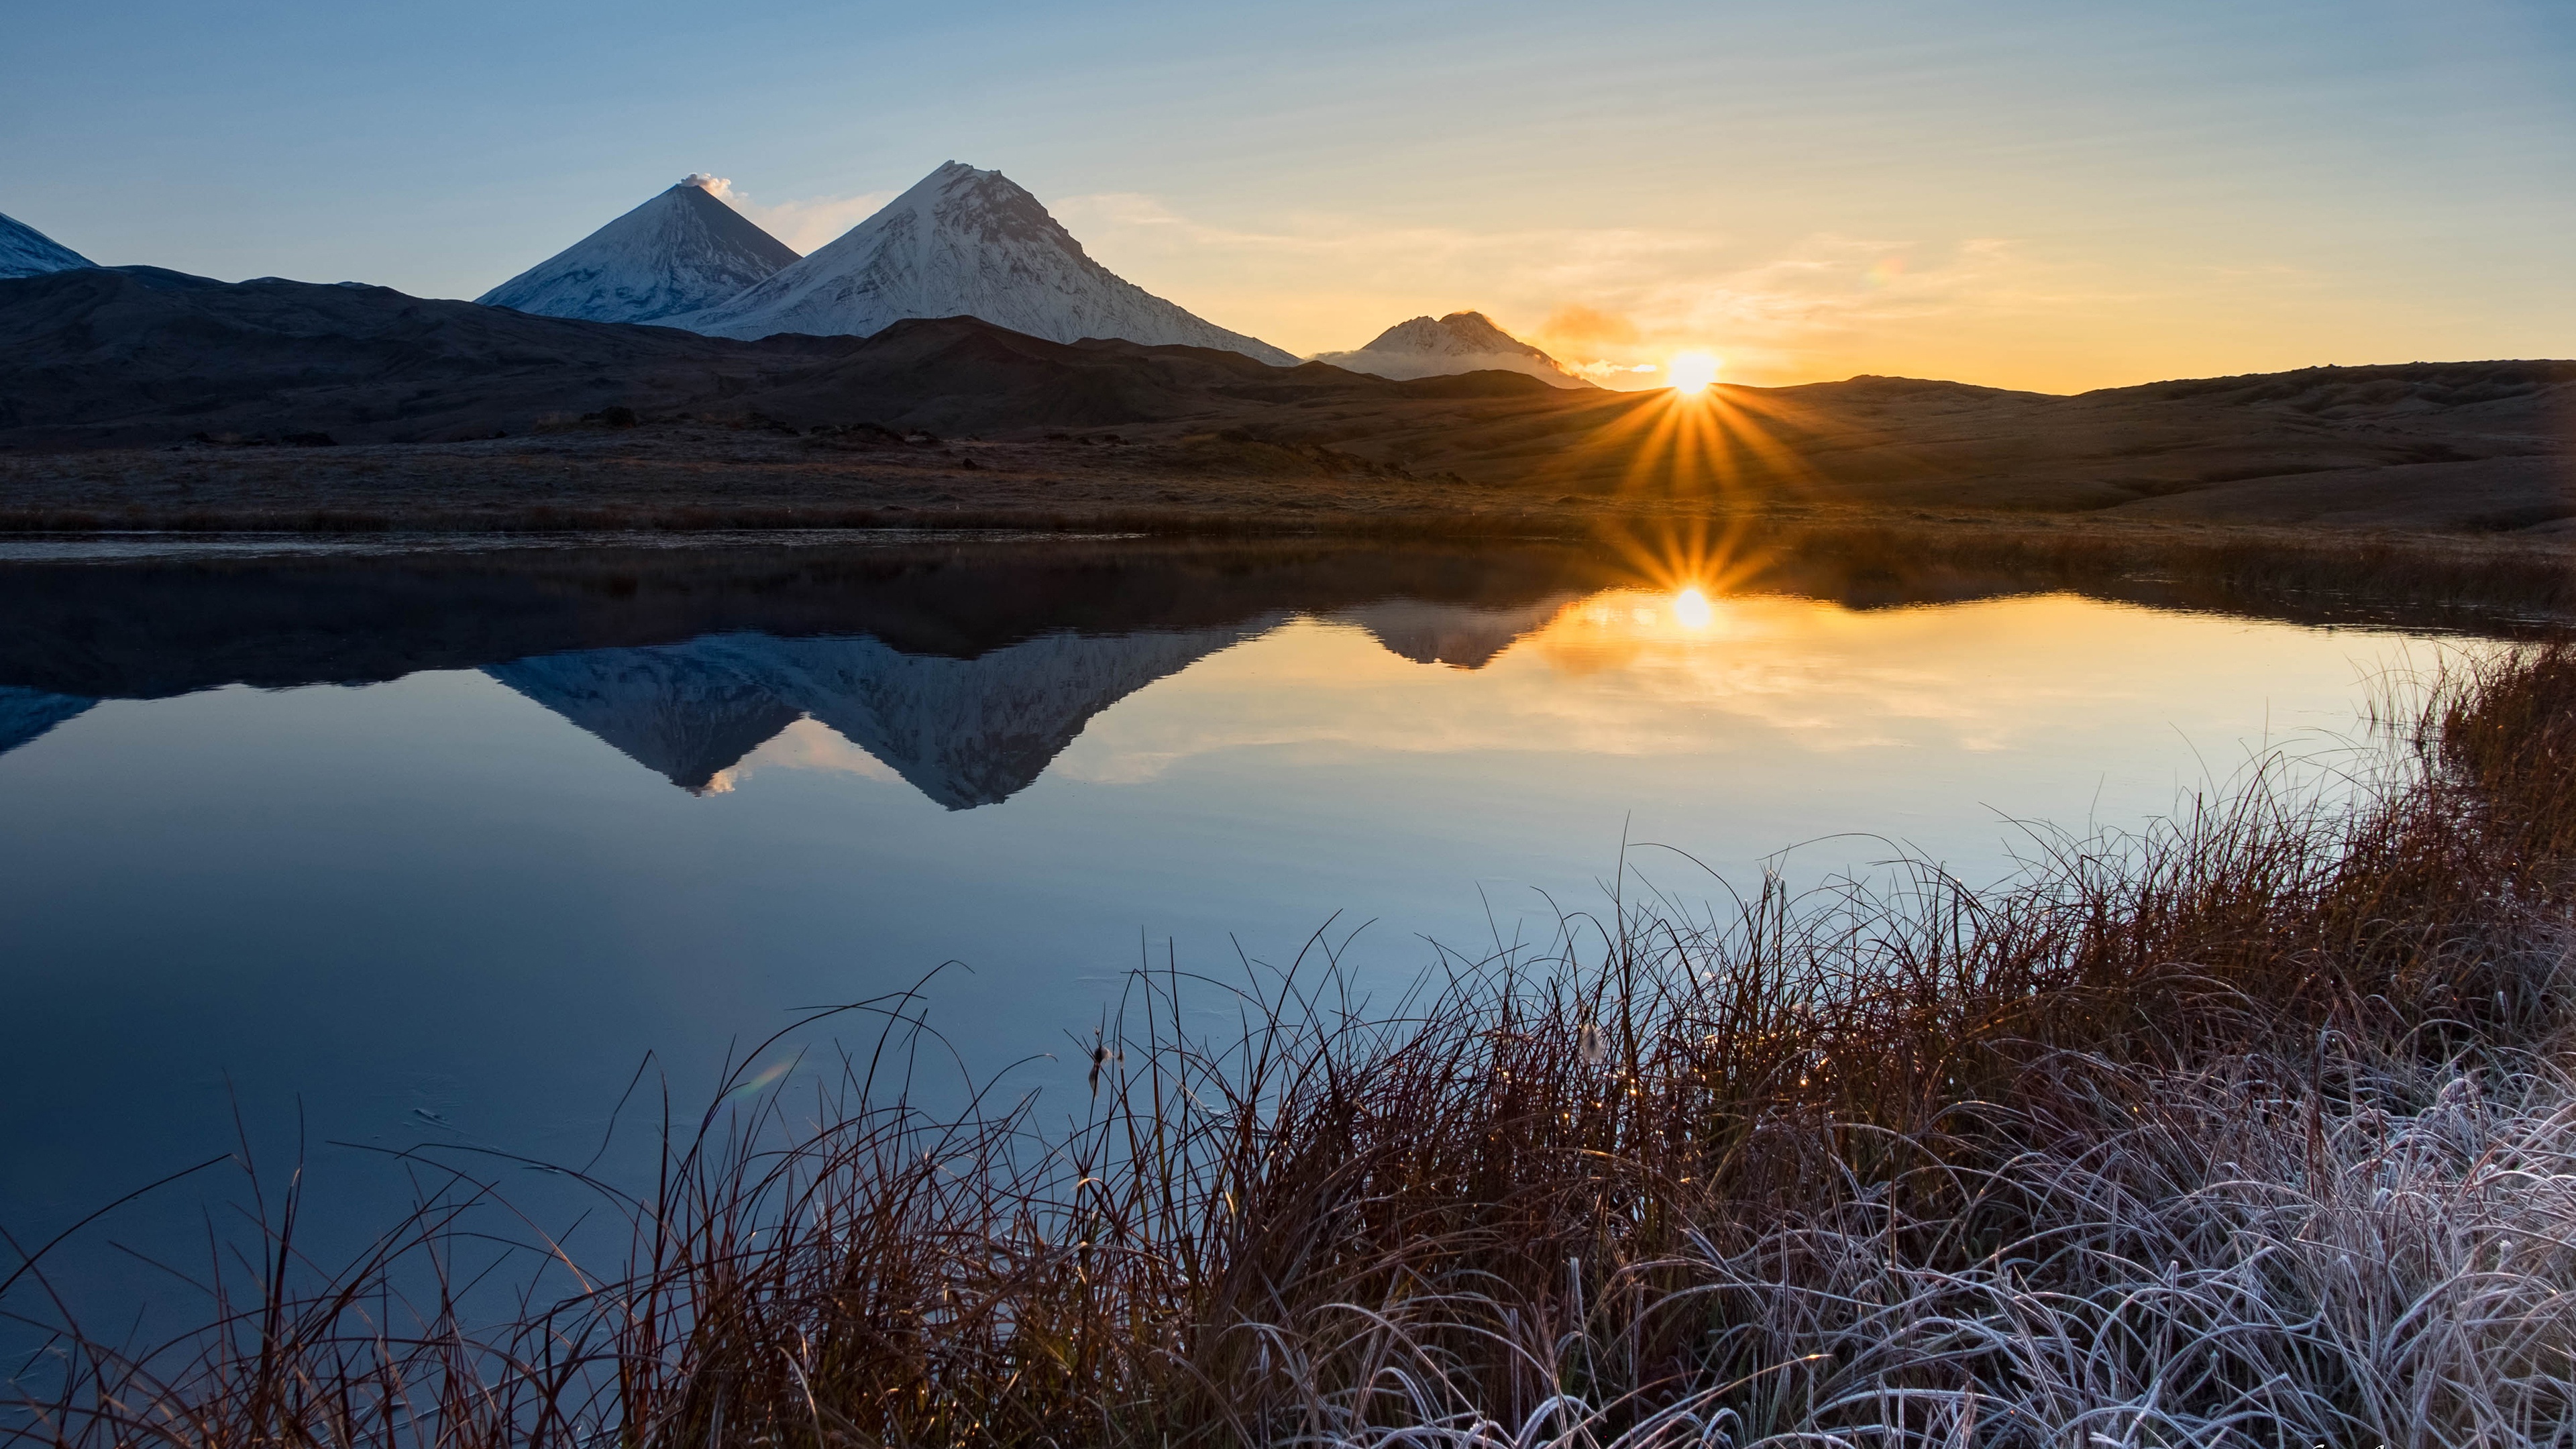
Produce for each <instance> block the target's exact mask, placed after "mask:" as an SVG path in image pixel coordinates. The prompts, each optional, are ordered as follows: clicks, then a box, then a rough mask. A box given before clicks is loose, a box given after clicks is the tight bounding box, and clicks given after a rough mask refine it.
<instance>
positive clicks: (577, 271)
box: [475, 171, 796, 322]
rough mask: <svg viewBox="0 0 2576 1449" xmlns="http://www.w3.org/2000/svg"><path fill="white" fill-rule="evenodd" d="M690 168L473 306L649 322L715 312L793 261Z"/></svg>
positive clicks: (713, 179) (720, 181)
mask: <svg viewBox="0 0 2576 1449" xmlns="http://www.w3.org/2000/svg"><path fill="white" fill-rule="evenodd" d="M731 190H732V183H730V182H728V181H726V180H725V179H724V178H723V177H721V176H710V175H708V174H707V173H706V172H703V171H692V172H690V173H689V174H688V175H687V176H684V177H682V178H681V179H680V180H679V181H678V182H676V183H674V184H673V185H672V186H670V187H669V188H667V189H665V190H663V191H662V192H660V193H658V194H656V195H655V196H654V197H653V199H652V200H650V201H647V202H645V203H644V204H643V205H642V206H639V207H637V208H635V209H634V210H633V211H630V212H628V213H626V214H625V215H624V216H621V217H619V218H617V219H616V220H615V221H612V222H610V223H609V224H608V225H606V226H603V227H601V228H600V229H599V230H597V231H595V232H592V233H591V234H590V235H589V236H586V237H584V238H582V239H581V240H580V241H578V242H575V243H573V244H572V245H571V246H570V247H568V248H566V249H565V250H563V251H561V252H558V253H556V254H555V255H554V256H551V257H548V258H547V259H546V260H544V261H542V262H539V263H538V264H537V265H535V266H534V267H531V268H529V269H528V270H527V271H524V272H521V273H520V274H519V275H517V276H515V277H512V278H511V279H510V280H508V281H506V282H503V283H502V284H501V285H500V286H497V287H495V288H493V289H492V290H491V291H489V292H486V293H484V294H483V295H482V296H481V297H478V298H476V299H475V300H477V301H479V302H481V303H483V304H484V305H486V306H490V307H508V308H511V309H512V310H514V311H519V312H534V313H537V314H539V315H541V316H547V317H575V318H580V319H582V320H584V321H589V322H652V321H659V320H661V319H664V318H668V317H673V316H677V315H678V314H681V313H684V312H695V311H697V310H699V309H700V308H703V307H708V306H712V305H713V304H715V303H718V302H721V301H723V300H724V299H726V298H727V297H731V296H733V295H734V294H736V293H738V292H740V291H741V290H742V289H743V288H745V287H748V286H751V285H752V284H754V283H756V282H759V281H762V280H764V279H766V278H768V277H771V276H774V275H776V274H777V272H778V270H779V269H780V268H781V267H785V266H787V265H789V264H790V263H793V262H794V261H795V260H796V253H795V252H794V250H792V249H791V248H789V247H788V245H787V244H786V243H785V242H782V241H780V240H779V239H778V238H776V237H774V236H771V235H770V234H769V233H767V232H765V231H762V230H761V229H760V227H759V226H758V225H756V224H755V223H754V222H753V221H752V220H751V218H749V217H747V216H744V215H743V214H742V213H741V212H739V211H736V210H734V209H733V208H732V207H731V206H729V205H727V204H726V203H725V200H724V197H725V194H726V193H727V192H729V191H731Z"/></svg>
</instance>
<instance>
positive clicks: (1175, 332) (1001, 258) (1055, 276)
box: [672, 161, 1297, 367]
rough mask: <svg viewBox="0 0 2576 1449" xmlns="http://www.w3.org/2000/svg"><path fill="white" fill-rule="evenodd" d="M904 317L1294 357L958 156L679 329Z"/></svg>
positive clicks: (810, 325)
mask: <svg viewBox="0 0 2576 1449" xmlns="http://www.w3.org/2000/svg"><path fill="white" fill-rule="evenodd" d="M906 317H980V318H982V319H984V320H985V321H987V322H991V323H994V324H996V325H998V326H1002V327H1008V328H1010V329H1011V330H1012V331H1014V332H1026V333H1028V334H1029V335H1031V336H1033V337H1043V338H1046V339H1047V340H1048V341H1051V342H1079V341H1081V340H1082V339H1083V338H1086V337H1116V338H1124V339H1125V340H1127V341H1129V342H1142V343H1145V344H1147V345H1149V346H1161V345H1172V344H1177V345H1181V346H1187V347H1217V348H1223V349H1225V350H1227V351H1229V352H1240V353H1242V354H1244V355H1246V356H1248V357H1257V358H1259V359H1261V360H1262V361H1263V362H1268V363H1273V364H1276V365H1278V366H1282V367H1286V366H1293V365H1294V364H1295V363H1296V361H1297V359H1296V358H1295V357H1293V356H1291V355H1290V354H1288V353H1286V352H1283V351H1281V350H1280V349H1278V348H1276V347H1273V346H1271V345H1270V344H1269V343H1267V342H1263V341H1260V340H1259V339H1257V338H1252V337H1246V336H1244V335H1243V334H1242V333H1240V332H1229V331H1227V330H1226V329H1224V328H1222V327H1219V326H1217V325H1216V324H1215V323H1213V322H1209V321H1207V320H1205V319H1204V318H1200V317H1196V316H1193V315H1192V314H1190V313H1189V312H1186V311H1184V310H1182V309H1181V308H1180V307H1178V306H1176V305H1174V304H1173V303H1170V302H1166V301H1164V300H1163V299H1162V298H1160V297H1157V296H1155V295H1153V294H1152V293H1150V292H1147V291H1146V290H1145V289H1144V288H1142V287H1139V286H1137V285H1136V284H1135V283H1133V282H1130V281H1127V280H1126V279H1124V278H1122V277H1119V276H1118V275H1116V274H1115V273H1113V272H1111V271H1110V270H1109V269H1108V268H1107V267H1104V266H1102V265H1100V263H1098V262H1095V261H1093V260H1092V259H1091V258H1090V256H1088V255H1087V254H1085V253H1084V251H1083V250H1082V243H1080V242H1078V241H1075V240H1074V239H1073V236H1072V234H1071V233H1069V232H1067V231H1066V230H1065V229H1064V228H1063V227H1062V226H1060V225H1058V224H1057V223H1056V219H1055V218H1054V217H1052V216H1049V215H1047V209H1046V208H1045V207H1044V206H1041V205H1039V204H1038V199H1037V198H1036V197H1034V196H1031V195H1030V194H1029V193H1028V192H1027V191H1025V190H1023V189H1021V188H1020V187H1019V186H1018V185H1016V184H1015V183H1013V182H1012V181H1011V180H1010V178H1008V177H1006V176H1004V175H1003V174H1002V173H1001V172H999V171H978V170H976V169H975V168H974V167H972V166H968V165H965V164H963V163H961V162H956V161H951V162H948V163H947V164H945V165H943V166H941V167H940V168H939V169H938V170H936V171H933V172H931V173H930V174H929V175H928V176H926V177H924V178H922V180H921V182H920V184H918V185H916V186H914V187H913V188H912V189H911V190H910V191H907V192H905V193H904V194H903V195H901V196H898V197H896V198H895V199H894V200H893V201H891V202H889V203H887V204H886V207H885V209H884V210H882V211H880V212H878V213H877V214H876V215H874V216H871V217H869V218H868V219H867V220H865V221H863V222H860V223H859V224H858V225H857V226H855V227H852V228H851V229H850V230H849V231H848V232H846V233H844V234H843V235H842V236H841V238H840V239H839V240H838V241H835V242H833V243H832V244H831V245H829V246H826V247H824V248H822V249H821V250H819V251H817V252H815V253H814V254H813V255H812V256H810V257H807V258H806V259H805V260H803V261H801V262H798V263H797V264H796V265H794V266H792V267H788V268H786V269H785V270H783V271H781V272H779V273H778V274H777V275H776V276H773V277H771V278H769V279H768V280H767V281H764V282H761V283H760V284H759V285H757V286H754V287H752V288H751V289H750V290H749V291H746V292H744V293H743V294H742V295H741V296H739V297H735V298H734V299H732V300H731V301H728V302H725V303H723V304H721V305H719V306H715V307H710V308H708V309H707V310H706V311H704V312H701V313H698V314H696V315H695V316H691V317H687V318H674V319H673V320H672V325H674V326H680V327H687V328H690V329H691V330H693V331H698V332H704V333H707V334H709V335H711V336H716V337H741V338H759V337H767V336H769V335H771V334H773V333H779V332H806V333H813V334H817V335H822V336H830V335H835V334H847V335H851V336H858V337H865V336H868V335H870V334H872V333H874V332H876V331H878V330H879V329H881V328H883V327H885V326H886V325H888V324H889V323H893V322H898V321H901V320H902V319H904V318H906Z"/></svg>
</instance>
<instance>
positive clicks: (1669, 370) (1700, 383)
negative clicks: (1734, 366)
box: [1664, 352, 1718, 392]
mask: <svg viewBox="0 0 2576 1449" xmlns="http://www.w3.org/2000/svg"><path fill="white" fill-rule="evenodd" d="M1717 366H1718V363H1717V359H1716V358H1715V357H1712V356H1710V355H1709V354H1708V353H1705V352H1676V353H1674V354H1673V356H1672V358H1671V360H1670V361H1667V362H1666V363H1665V364H1664V376H1665V377H1667V378H1670V379H1671V380H1672V386H1673V391H1675V392H1705V391H1707V389H1708V385H1709V384H1710V383H1713V382H1715V381H1717Z"/></svg>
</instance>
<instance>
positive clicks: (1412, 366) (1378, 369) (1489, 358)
mask: <svg viewBox="0 0 2576 1449" xmlns="http://www.w3.org/2000/svg"><path fill="white" fill-rule="evenodd" d="M1315 360H1316V361H1317V362H1329V363H1331V364H1332V365H1333V366H1335V367H1346V368H1349V369H1350V370H1351V371H1353V372H1366V373H1373V374H1375V375H1376V376H1379V377H1385V378H1393V379H1395V380H1396V381H1399V382H1402V381H1405V380H1407V379H1410V378H1416V377H1444V376H1447V375H1449V374H1451V373H1459V372H1521V373H1527V374H1529V375H1530V376H1531V377H1535V378H1537V379H1539V380H1540V381H1542V382H1546V383H1550V384H1553V385H1554V386H1557V387H1590V386H1592V384H1591V383H1589V382H1586V381H1585V380H1583V379H1582V378H1580V377H1577V376H1575V375H1574V374H1573V373H1572V372H1569V371H1567V370H1566V368H1565V365H1564V364H1563V363H1560V362H1558V361H1557V360H1556V359H1555V358H1553V357H1550V356H1548V355H1547V354H1546V353H1544V352H1541V351H1540V350H1538V349H1537V348H1535V347H1532V346H1531V345H1529V344H1528V343H1526V342H1523V341H1522V340H1520V339H1519V338H1517V337H1514V336H1513V335H1512V334H1510V333H1508V332H1506V331H1504V330H1503V329H1501V328H1500V327H1497V326H1495V325H1494V319H1492V318H1490V317H1488V316H1486V315H1485V314H1484V313H1482V312H1452V313H1450V314H1449V315H1448V316H1446V317H1416V318H1414V319H1413V320H1412V321H1410V322H1398V323H1397V324H1395V325H1394V326H1392V327H1389V328H1388V329H1386V330H1385V331H1384V332H1381V333H1379V334H1378V335H1377V340H1376V341H1374V342H1372V343H1370V344H1369V345H1368V346H1366V347H1363V348H1361V349H1359V350H1358V351H1357V352H1326V353H1322V354H1320V355H1318V356H1317V357H1316V358H1315Z"/></svg>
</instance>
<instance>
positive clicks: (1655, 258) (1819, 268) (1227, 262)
mask: <svg viewBox="0 0 2576 1449" xmlns="http://www.w3.org/2000/svg"><path fill="white" fill-rule="evenodd" d="M1053 209H1054V210H1055V212H1056V214H1057V215H1058V216H1059V217H1060V218H1061V219H1063V220H1064V222H1065V223H1066V225H1067V226H1068V227H1069V228H1071V229H1072V230H1073V231H1074V233H1075V234H1076V235H1077V236H1080V237H1082V238H1083V239H1084V241H1085V242H1086V244H1088V245H1089V246H1090V247H1091V249H1092V250H1093V252H1094V254H1095V255H1097V256H1099V257H1100V258H1101V260H1103V261H1104V262H1106V263H1108V264H1109V265H1110V266H1112V267H1113V268H1116V269H1119V270H1122V271H1127V272H1128V273H1129V274H1130V275H1131V276H1133V277H1134V279H1135V280H1137V281H1139V282H1141V283H1143V284H1144V285H1146V286H1147V287H1148V288H1150V289H1153V290H1158V291H1164V292H1166V293H1167V294H1169V295H1174V297H1175V300H1179V301H1182V302H1183V304H1184V305H1188V306H1191V307H1193V308H1194V309H1196V310H1202V311H1204V312H1206V313H1208V314H1209V315H1211V316H1212V317H1214V318H1215V319H1216V320H1218V321H1220V322H1223V323H1224V324H1225V325H1227V326H1232V327H1238V328H1242V329H1244V330H1247V331H1250V332H1253V333H1255V334H1257V335H1261V336H1264V337H1267V338H1269V339H1270V340H1272V341H1274V342H1277V343H1279V344H1280V345H1282V346H1287V347H1290V348H1293V349H1296V350H1299V351H1304V352H1309V353H1312V352H1318V351H1327V350H1331V349H1334V348H1346V347H1350V346H1355V345H1357V343H1358V342H1359V341H1363V340H1365V339H1366V338H1367V337H1370V336H1373V335H1375V334H1376V333H1377V332H1378V331H1380V330H1382V329H1383V328H1385V327H1386V326H1387V325H1388V324H1389V323H1391V322H1394V321H1397V320H1400V319H1401V318H1403V317H1407V316H1412V315H1415V314H1417V313H1424V312H1429V313H1433V314H1437V313H1441V312H1446V311H1450V310H1454V309H1457V308H1474V309H1476V310H1479V311H1483V312H1485V313H1486V314H1488V315H1490V316H1492V317H1494V318H1495V319H1496V321H1497V322H1499V323H1500V324H1501V325H1503V326H1504V327H1505V328H1506V329H1508V330H1510V331H1513V332H1514V333H1516V334H1518V335H1522V336H1525V337H1528V338H1529V339H1530V340H1532V341H1534V342H1536V343H1538V344H1539V345H1540V346H1542V347H1545V348H1547V349H1548V350H1549V351H1550V352H1552V353H1555V354H1557V355H1558V356H1559V357H1560V358H1561V359H1562V360H1564V361H1565V362H1566V363H1567V364H1568V365H1569V366H1570V367H1573V368H1574V369H1576V370H1577V371H1580V372H1582V373H1584V375H1586V376H1588V377H1591V378H1593V379H1595V380H1596V381H1601V382H1605V383H1608V384H1610V385H1613V386H1616V385H1619V384H1620V383H1621V382H1625V383H1626V384H1627V385H1630V386H1653V385H1654V382H1655V369H1656V367H1657V366H1658V365H1659V364H1660V363H1661V362H1662V361H1663V360H1664V359H1665V358H1666V357H1668V356H1670V355H1671V353H1672V352H1674V351H1675V350H1679V349H1685V348H1687V349H1705V350H1709V351H1713V352H1716V353H1718V354H1719V355H1720V356H1722V357H1723V358H1725V359H1726V362H1727V372H1728V375H1730V376H1737V377H1745V376H1748V375H1751V376H1753V377H1756V378H1760V377H1766V376H1767V377H1771V378H1775V379H1776V378H1780V377H1784V376H1794V375H1799V374H1806V375H1823V374H1824V373H1830V372H1834V369H1835V368H1836V367H1838V366H1839V367H1842V368H1843V370H1845V371H1849V370H1866V368H1853V367H1851V366H1850V365H1849V360H1851V359H1860V360H1863V361H1865V360H1866V359H1867V358H1868V357H1869V356H1870V355H1871V353H1872V351H1873V349H1879V350H1886V351H1890V352H1901V351H1904V350H1906V349H1904V348H1897V347H1883V346H1882V344H1885V343H1886V342H1887V340H1888V339H1891V338H1911V337H1928V336H1929V335H1931V334H1932V333H1934V332H1937V331H1939V330H1941V329H1943V328H1950V329H1953V330H1955V329H1956V328H1957V327H1959V326H1960V325H1963V324H1967V323H1971V322H1973V323H1975V324H1976V325H1979V326H1983V327H1986V328H1989V329H1991V328H1995V327H1998V326H2007V327H2008V326H2010V325H2011V323H2012V319H2017V318H2032V317H2040V316H2047V317H2051V318H2063V317H2065V316H2066V315H2067V314H2068V313H2069V310H2070V309H2073V310H2074V311H2077V312H2082V311H2085V310H2090V309H2094V308H2098V307H2101V306H2107V305H2112V304H2115V303H2118V302H2121V301H2134V300H2135V298H2134V297H2133V296H2129V295H2126V294H2123V293H2121V292H2119V291H2117V290H2115V289H2109V288H2106V287H2105V286H2103V285H2102V280H2101V277H2100V276H2099V274H2098V273H2096V272H2093V271H2090V270H2089V269H2086V268H2081V267H2075V266H2069V265H2062V264H2055V263H2051V262H2049V261H2046V260H2044V259H2042V258H2040V257H2038V256H2035V255H2033V254H2031V253H2030V252H2029V251H2028V250H2027V249H2025V248H2024V247H2022V246H2021V245H2019V244H2017V243H2015V242H2014V241H2012V240H2010V239H2007V238H1999V237H1968V238H1955V239H1947V240H1942V239H1917V238H1891V237H1867V236H1847V235H1839V234H1832V233H1818V234H1814V235H1810V236H1806V237H1803V238H1799V239H1797V240H1795V241H1793V242H1790V243H1788V244H1785V245H1781V246H1778V247H1776V248H1775V249H1773V250H1772V251H1771V253H1770V254H1769V255H1760V254H1755V253H1753V252H1752V251H1751V250H1750V248H1749V247H1748V246H1746V245H1745V244H1743V243H1740V242H1737V241H1735V240H1734V239H1732V238H1729V237H1727V236H1725V235H1722V234H1714V233H1708V232H1693V231H1682V230H1659V229H1652V228H1621V227H1546V228H1521V229H1513V230H1508V231H1496V232H1473V231H1467V230H1463V229H1455V228H1441V227H1419V226H1399V227H1387V226H1383V225H1378V224H1374V223H1371V222H1369V221H1367V220H1365V219H1361V218H1353V217H1343V216H1323V215H1305V216H1298V217H1293V218H1289V219H1287V220H1286V221H1285V222H1284V223H1282V224H1281V225H1279V226H1278V227H1277V228H1276V229H1273V230H1262V231H1253V230H1244V229H1236V228H1228V227H1221V226H1214V225H1210V224H1207V223H1204V222H1201V221H1198V220H1195V219H1193V218H1191V217H1189V216H1187V215H1184V214H1182V213H1180V212H1178V211H1176V210H1175V209H1173V208H1172V207H1171V206H1169V205H1167V204H1166V203H1164V202H1163V201H1161V200H1160V199H1158V198H1156V197H1153V196H1149V195H1143V194H1138V193H1132V192H1118V193H1101V194H1095V195H1087V196H1072V197H1066V198H1063V199H1061V200H1059V201H1057V202H1055V203H1053ZM1836 375H1839V374H1838V373H1837V374H1836Z"/></svg>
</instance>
